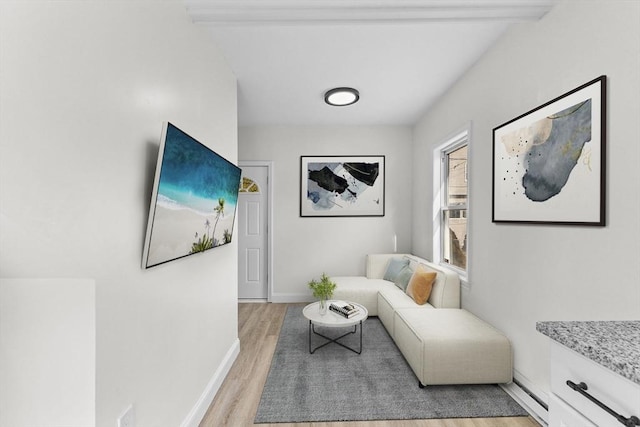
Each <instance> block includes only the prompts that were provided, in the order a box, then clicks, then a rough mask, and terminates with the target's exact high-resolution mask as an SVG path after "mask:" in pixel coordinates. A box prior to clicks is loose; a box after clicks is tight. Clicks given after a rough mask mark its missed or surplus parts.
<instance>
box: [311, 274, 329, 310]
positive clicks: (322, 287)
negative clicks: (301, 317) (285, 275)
mask: <svg viewBox="0 0 640 427" xmlns="http://www.w3.org/2000/svg"><path fill="white" fill-rule="evenodd" d="M309 288H310V289H311V290H312V291H313V296H314V297H316V298H318V299H320V314H321V315H324V314H326V313H327V300H328V299H331V297H332V296H333V291H334V290H335V289H336V284H335V283H334V282H332V281H331V279H329V276H327V275H326V274H324V273H322V277H321V278H320V281H316V280H315V279H313V280H311V281H310V282H309Z"/></svg>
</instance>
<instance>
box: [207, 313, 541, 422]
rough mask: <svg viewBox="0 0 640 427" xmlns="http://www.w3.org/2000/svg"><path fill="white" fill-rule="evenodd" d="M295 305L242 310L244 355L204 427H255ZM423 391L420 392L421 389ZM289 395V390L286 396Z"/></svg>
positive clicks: (527, 419)
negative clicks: (289, 313)
mask: <svg viewBox="0 0 640 427" xmlns="http://www.w3.org/2000/svg"><path fill="white" fill-rule="evenodd" d="M288 306H289V304H261V303H255V304H254V303H243V304H239V305H238V334H239V337H240V354H239V355H238V358H237V359H236V361H235V363H234V364H233V367H232V368H231V370H230V372H229V375H228V376H227V378H226V379H225V380H224V382H223V384H222V386H221V388H220V390H219V391H218V394H217V395H216V398H215V399H214V401H213V402H212V403H211V406H210V407H209V410H208V411H207V414H206V415H205V417H204V419H203V420H202V423H200V427H221V426H231V427H244V426H252V425H254V424H253V419H254V418H255V415H256V409H257V408H258V404H259V403H260V396H261V395H262V387H263V386H264V382H265V380H266V379H267V374H268V373H269V367H270V365H271V357H272V356H273V352H274V350H275V347H276V343H277V341H278V335H279V333H280V326H281V325H282V321H283V319H284V314H285V312H286V310H287V307H288ZM416 387H417V386H416ZM283 393H287V390H283ZM257 425H260V426H264V427H294V426H295V427H305V426H306V427H382V426H390V427H418V426H420V427H540V425H539V424H538V423H537V422H536V421H535V420H534V419H533V418H531V417H514V418H506V417H505V418H457V419H442V420H402V421H360V422H336V423H291V424H257Z"/></svg>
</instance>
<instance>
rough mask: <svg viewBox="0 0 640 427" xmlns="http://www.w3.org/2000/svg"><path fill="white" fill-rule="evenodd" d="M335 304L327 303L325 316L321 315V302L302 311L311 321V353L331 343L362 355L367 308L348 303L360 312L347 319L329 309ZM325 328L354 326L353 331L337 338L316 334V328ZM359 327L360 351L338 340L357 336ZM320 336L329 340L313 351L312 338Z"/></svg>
mask: <svg viewBox="0 0 640 427" xmlns="http://www.w3.org/2000/svg"><path fill="white" fill-rule="evenodd" d="M332 302H333V300H328V301H327V312H326V313H325V314H324V315H321V314H320V302H319V301H316V302H314V303H311V304H309V305H307V306H306V307H305V308H304V309H302V314H303V315H304V317H306V318H307V319H308V320H309V353H311V354H313V353H314V352H315V351H316V350H317V349H319V348H322V347H324V346H325V345H329V344H331V343H334V344H338V345H340V346H342V347H344V348H346V349H347V350H351V351H353V352H354V353H358V354H361V353H362V322H364V321H365V320H366V319H367V316H368V315H369V312H368V311H367V309H366V307H365V306H363V305H361V304H358V303H355V302H351V301H347V302H348V303H349V304H353V305H354V306H356V307H358V309H359V312H358V314H356V315H355V316H353V317H350V318H346V317H344V316H342V315H340V314H338V313H335V312H333V311H331V310H330V309H329V308H328V307H329V305H330V304H331V303H332ZM316 325H317V326H324V327H327V328H350V327H352V326H353V330H352V331H349V332H347V333H346V334H343V335H340V336H339V337H337V338H330V337H327V336H325V335H323V334H321V333H319V332H316V330H315V326H316ZM358 326H360V348H359V349H358V350H356V349H353V348H351V347H349V346H347V345H345V344H343V343H341V342H339V341H338V340H340V339H341V338H344V337H346V336H347V335H351V334H355V333H356V331H357V329H358ZM312 334H313V335H318V336H320V337H322V338H324V339H326V340H327V342H325V343H324V344H321V345H319V346H317V347H316V348H314V349H311V336H312Z"/></svg>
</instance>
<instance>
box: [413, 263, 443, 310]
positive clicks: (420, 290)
mask: <svg viewBox="0 0 640 427" xmlns="http://www.w3.org/2000/svg"><path fill="white" fill-rule="evenodd" d="M435 280H436V272H435V271H426V270H425V269H424V268H423V267H422V266H419V267H418V268H417V269H416V271H415V272H414V273H413V275H412V276H411V280H409V284H408V285H407V290H406V292H407V295H409V296H410V297H411V298H413V300H414V301H415V302H416V303H417V304H419V305H423V304H424V303H426V302H427V300H428V299H429V296H430V295H431V289H432V287H433V282H434V281H435Z"/></svg>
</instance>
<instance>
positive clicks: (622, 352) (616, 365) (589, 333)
mask: <svg viewBox="0 0 640 427" xmlns="http://www.w3.org/2000/svg"><path fill="white" fill-rule="evenodd" d="M536 330H537V331H538V332H540V333H542V334H544V335H546V336H548V337H549V338H551V339H553V340H555V341H557V342H559V343H560V344H563V345H565V346H566V347H568V348H570V349H571V350H573V351H575V352H577V353H580V354H582V355H583V356H585V357H587V358H588V359H591V360H593V361H594V362H596V363H598V364H600V365H602V366H604V367H605V368H608V369H610V370H612V371H613V372H615V373H617V374H620V375H622V376H623V377H625V378H627V379H629V380H631V381H633V382H634V383H636V384H640V321H639V320H634V321H593V322H578V321H576V322H537V323H536Z"/></svg>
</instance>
